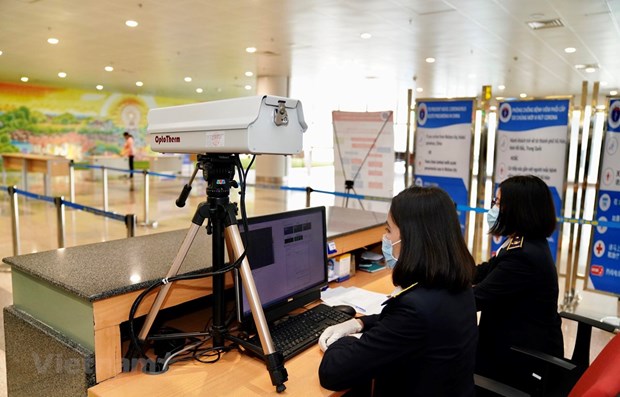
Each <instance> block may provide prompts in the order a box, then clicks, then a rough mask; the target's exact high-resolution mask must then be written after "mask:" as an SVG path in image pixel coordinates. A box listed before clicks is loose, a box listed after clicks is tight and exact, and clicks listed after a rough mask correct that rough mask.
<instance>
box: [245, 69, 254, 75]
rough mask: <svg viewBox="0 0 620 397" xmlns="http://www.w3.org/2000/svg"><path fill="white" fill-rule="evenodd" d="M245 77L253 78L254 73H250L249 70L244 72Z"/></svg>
mask: <svg viewBox="0 0 620 397" xmlns="http://www.w3.org/2000/svg"><path fill="white" fill-rule="evenodd" d="M245 75H246V77H252V76H254V73H252V72H250V71H249V70H248V71H247V72H245Z"/></svg>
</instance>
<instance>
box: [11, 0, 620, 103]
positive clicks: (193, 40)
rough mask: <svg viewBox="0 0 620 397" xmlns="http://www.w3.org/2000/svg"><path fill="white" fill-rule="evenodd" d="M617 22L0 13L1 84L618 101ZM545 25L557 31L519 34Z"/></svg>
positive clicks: (131, 10)
mask: <svg viewBox="0 0 620 397" xmlns="http://www.w3.org/2000/svg"><path fill="white" fill-rule="evenodd" d="M619 17H620V0H450V1H447V0H277V1H275V0H234V1H230V0H174V1H165V0H159V1H156V0H143V1H142V2H137V1H136V2H133V1H127V0H106V1H96V0H80V1H77V0H0V26H1V28H0V51H2V55H0V81H4V82H15V83H20V78H21V77H22V76H27V77H28V78H29V82H28V84H35V85H38V84H41V85H55V86H63V87H75V88H80V89H87V90H94V89H95V86H96V85H98V84H101V85H103V87H104V88H103V89H104V90H109V91H120V92H127V93H136V94H149V95H159V96H169V97H181V98H192V99H194V98H195V99H197V100H205V101H206V100H213V99H222V98H230V97H237V96H245V95H249V94H251V93H253V92H254V90H255V85H256V77H257V76H261V75H262V76H290V77H291V78H292V81H295V80H296V79H299V80H303V81H306V82H310V84H311V85H312V84H313V82H316V87H317V89H319V88H321V89H325V87H324V86H323V85H326V86H327V87H328V89H333V90H338V84H339V82H344V81H348V82H353V83H354V82H355V81H368V80H373V81H380V82H385V83H386V84H389V85H393V86H395V87H397V89H398V90H406V89H407V88H414V89H418V91H417V94H416V95H417V96H418V97H459V96H461V97H462V96H476V95H478V94H479V93H480V92H481V87H482V85H491V86H492V87H493V95H495V96H504V97H516V96H518V95H519V94H521V93H525V94H527V95H528V96H547V95H567V94H579V93H580V92H581V86H582V82H583V81H589V82H594V81H600V82H601V85H602V87H601V93H603V94H608V93H609V91H610V90H613V89H616V88H619V87H620V56H619V55H618V54H619V53H620V51H619V49H620V46H619V43H620V25H619ZM556 18H558V19H560V20H561V22H562V24H563V26H561V27H556V28H548V29H541V30H532V29H531V28H530V27H529V26H528V24H527V22H530V21H542V20H551V19H556ZM128 19H131V20H135V21H137V22H138V26H137V27H134V28H130V27H127V26H126V25H125V21H126V20H128ZM362 33H370V34H371V35H372V37H371V38H369V39H362V38H361V37H360V35H361V34H362ZM50 37H54V38H57V39H58V40H59V43H58V44H55V45H52V44H48V42H47V40H48V38H50ZM246 47H256V48H257V52H256V53H254V54H250V53H247V52H246V51H245V49H246ZM566 47H574V48H575V49H576V51H575V52H574V53H566V52H565V51H564V49H565V48H566ZM428 57H433V58H435V59H436V61H435V62H434V63H427V62H426V61H425V59H426V58H428ZM578 64H581V65H593V66H595V70H594V72H592V73H588V72H586V71H585V69H578V68H576V67H575V65H578ZM108 65H109V66H113V67H114V71H112V72H106V71H105V70H104V67H105V66H108ZM248 71H249V72H252V73H253V74H254V75H253V76H251V77H246V76H245V74H244V73H245V72H248ZM59 72H65V73H66V74H67V76H66V77H65V78H64V79H61V78H59V77H58V73H59ZM185 77H191V78H192V81H191V82H186V81H184V78H185ZM136 81H142V82H143V84H144V85H143V86H142V87H137V86H136V84H135V83H136ZM20 84H21V83H20ZM307 84H308V83H307ZM322 84H323V85H322ZM246 85H249V86H251V87H252V88H250V89H249V90H248V89H246V88H244V87H245V86H246ZM501 85H504V86H505V89H504V90H501V89H500V86H501ZM196 88H202V89H203V92H202V93H197V92H196V91H195V90H196ZM420 90H422V91H420ZM414 92H416V91H414ZM367 94H368V95H369V96H372V94H373V93H372V92H368V93H367Z"/></svg>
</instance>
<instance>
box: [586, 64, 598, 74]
mask: <svg viewBox="0 0 620 397" xmlns="http://www.w3.org/2000/svg"><path fill="white" fill-rule="evenodd" d="M584 70H585V71H586V73H594V72H596V68H593V67H592V66H588V67H587V68H585V69H584Z"/></svg>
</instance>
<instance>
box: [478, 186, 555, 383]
mask: <svg viewBox="0 0 620 397" xmlns="http://www.w3.org/2000/svg"><path fill="white" fill-rule="evenodd" d="M487 221H488V223H489V228H490V229H489V233H490V234H492V235H494V236H502V237H504V238H505V241H504V244H503V245H502V246H501V247H500V249H499V250H498V251H497V254H496V255H495V256H493V257H492V258H491V259H489V261H488V262H485V263H483V264H481V265H478V266H477V267H476V274H475V276H474V296H475V298H476V308H477V310H478V311H479V312H480V324H479V333H480V336H479V342H478V352H477V357H476V373H477V374H479V375H483V376H486V377H489V378H492V379H495V380H499V381H501V382H504V383H507V384H509V385H510V386H513V387H516V388H518V389H520V390H524V391H531V390H532V388H534V387H536V385H537V381H536V379H535V378H534V377H533V375H532V373H533V372H534V373H538V374H542V373H543V372H540V371H542V369H541V368H535V367H534V366H533V365H536V364H534V363H531V362H530V361H529V360H528V358H527V357H525V355H520V354H519V353H516V352H514V351H512V350H511V347H513V346H514V347H521V348H528V349H534V350H538V351H541V352H543V353H547V354H550V355H553V356H556V357H563V353H564V344H563V338H562V328H561V326H562V320H561V318H560V315H559V314H558V310H557V308H558V293H559V292H558V274H557V270H556V267H555V263H554V261H553V256H552V255H551V250H550V249H549V243H548V242H547V237H549V236H551V235H552V234H553V232H554V231H555V227H556V214H555V208H554V204H553V198H552V195H551V191H550V190H549V187H548V186H547V185H546V184H545V182H543V181H542V180H541V179H540V178H538V177H536V176H533V175H518V176H513V177H510V178H508V179H506V180H505V181H503V182H502V183H500V185H499V187H498V189H497V192H496V194H495V198H494V199H493V204H492V208H491V210H489V213H488V215H487Z"/></svg>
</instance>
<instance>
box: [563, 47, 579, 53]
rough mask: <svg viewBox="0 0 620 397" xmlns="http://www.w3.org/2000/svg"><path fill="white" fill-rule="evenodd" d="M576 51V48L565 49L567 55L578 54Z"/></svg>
mask: <svg viewBox="0 0 620 397" xmlns="http://www.w3.org/2000/svg"><path fill="white" fill-rule="evenodd" d="M576 51H577V49H576V48H575V47H566V48H565V49H564V52H565V53H567V54H572V53H573V52H576Z"/></svg>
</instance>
